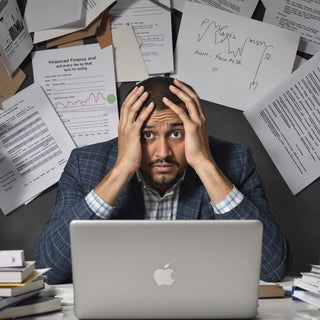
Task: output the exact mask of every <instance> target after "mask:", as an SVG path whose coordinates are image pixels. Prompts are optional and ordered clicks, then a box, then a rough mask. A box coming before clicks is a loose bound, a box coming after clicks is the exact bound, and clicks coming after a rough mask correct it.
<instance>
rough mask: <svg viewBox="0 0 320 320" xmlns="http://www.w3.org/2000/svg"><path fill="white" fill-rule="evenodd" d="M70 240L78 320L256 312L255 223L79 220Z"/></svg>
mask: <svg viewBox="0 0 320 320" xmlns="http://www.w3.org/2000/svg"><path fill="white" fill-rule="evenodd" d="M70 236H71V256H72V271H73V285H74V303H75V314H76V316H77V317H78V318H79V319H88V318H91V319H92V318H94V319H117V318H118V319H119V318H122V319H125V318H131V319H135V318H136V319H137V318H139V319H156V318H158V319H176V318H184V319H192V318H193V319H195V318H202V319H205V318H211V319H214V318H216V319H223V318H225V319H226V318H228V319H231V318H237V319H240V318H253V317H255V316H256V314H257V305H258V287H259V276H260V263H261V245H262V223H261V222H260V221H257V220H223V221H222V220H221V221H220V220H219V221H218V220H210V221H209V220H206V221H204V220H202V221H201V220H180V221H178V220H177V221H150V220H149V221H147V220H130V221H128V220H122V221H121V220H108V221H107V220H105V221H92V220H90V221H87V220H85V221H84V220H82V221H72V222H71V225H70Z"/></svg>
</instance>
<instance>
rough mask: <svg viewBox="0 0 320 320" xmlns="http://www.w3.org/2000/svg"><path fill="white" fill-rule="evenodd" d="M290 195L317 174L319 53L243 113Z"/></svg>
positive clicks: (319, 148)
mask: <svg viewBox="0 0 320 320" xmlns="http://www.w3.org/2000/svg"><path fill="white" fill-rule="evenodd" d="M244 115H245V117H246V118H247V120H248V121H249V123H250V124H251V126H252V128H253V129H254V131H255V132H256V134H257V135H258V137H259V139H260V140H261V142H262V144H263V145H264V147H265V148H266V150H267V152H268V153H269V155H270V157H271V159H272V160H273V162H274V163H275V165H276V167H277V168H278V170H279V172H280V174H281V175H282V177H283V178H284V180H285V181H286V183H287V184H288V186H289V188H290V190H291V191H292V193H293V194H297V193H298V192H300V191H301V190H302V189H304V188H305V187H306V186H308V185H309V184H310V183H311V182H313V181H314V180H315V179H317V178H318V177H319V176H320V53H318V54H317V55H315V56H314V57H313V58H312V59H310V60H308V61H307V62H305V63H304V64H303V65H302V66H301V67H300V68H298V69H297V70H296V71H295V72H294V73H292V74H291V75H290V76H289V77H288V78H287V79H285V80H284V81H283V82H281V84H279V85H278V86H277V87H276V88H274V89H273V90H271V91H269V92H268V93H267V94H266V95H265V96H264V97H263V98H261V99H260V100H259V101H257V102H256V103H254V104H253V105H252V106H250V108H248V109H247V110H246V111H245V112H244Z"/></svg>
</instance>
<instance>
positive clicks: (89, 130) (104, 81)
mask: <svg viewBox="0 0 320 320" xmlns="http://www.w3.org/2000/svg"><path fill="white" fill-rule="evenodd" d="M32 66H33V76H34V81H35V82H37V83H39V84H40V85H41V86H42V87H43V89H44V91H45V92H46V93H47V95H48V98H49V99H50V101H51V103H52V104H53V106H54V108H55V110H56V111H57V112H58V114H59V116H60V118H61V120H62V121H63V122H64V124H65V126H66V128H67V130H68V131H69V133H70V134H71V136H72V138H73V140H74V141H75V143H76V145H77V146H84V145H89V144H93V143H97V142H103V141H106V140H110V139H112V138H115V137H116V136H117V134H118V133H117V126H118V122H119V117H118V105H117V94H116V85H115V72H114V60H113V51H112V46H109V47H106V48H104V49H100V46H99V44H90V45H84V46H76V47H69V48H62V49H50V50H41V51H36V52H33V56H32Z"/></svg>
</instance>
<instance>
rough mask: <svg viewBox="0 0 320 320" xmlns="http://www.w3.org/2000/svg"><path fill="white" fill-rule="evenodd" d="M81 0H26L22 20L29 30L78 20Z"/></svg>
mask: <svg viewBox="0 0 320 320" xmlns="http://www.w3.org/2000/svg"><path fill="white" fill-rule="evenodd" d="M82 2H83V1H79V0H68V1H65V0H54V1H52V0H28V1H27V4H26V8H25V12H24V20H25V22H26V25H27V28H28V31H29V32H34V31H40V30H45V29H51V28H55V27H60V26H63V25H66V24H71V23H75V22H80V19H81V13H82Z"/></svg>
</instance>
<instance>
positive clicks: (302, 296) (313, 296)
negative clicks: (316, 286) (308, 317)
mask: <svg viewBox="0 0 320 320" xmlns="http://www.w3.org/2000/svg"><path fill="white" fill-rule="evenodd" d="M292 296H293V297H294V298H297V299H299V300H302V301H304V302H307V303H309V304H311V305H313V306H314V307H316V308H320V294H317V293H313V292H310V291H305V290H294V292H293V295H292Z"/></svg>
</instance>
